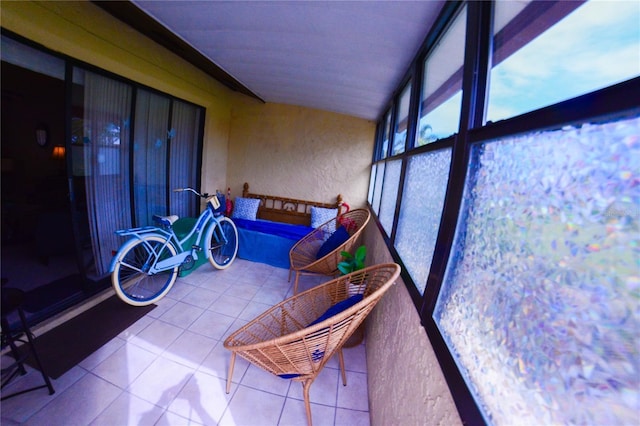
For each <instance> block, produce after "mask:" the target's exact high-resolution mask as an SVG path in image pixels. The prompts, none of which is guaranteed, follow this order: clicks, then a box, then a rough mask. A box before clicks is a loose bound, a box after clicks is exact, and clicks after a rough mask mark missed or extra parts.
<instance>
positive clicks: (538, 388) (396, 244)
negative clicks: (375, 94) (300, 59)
mask: <svg viewBox="0 0 640 426" xmlns="http://www.w3.org/2000/svg"><path fill="white" fill-rule="evenodd" d="M441 17H442V20H441V21H439V22H437V23H436V25H435V26H434V28H433V29H432V33H430V34H428V35H427V38H426V40H425V46H424V49H423V51H421V52H419V53H418V55H417V56H416V58H415V61H414V62H413V64H412V66H411V68H410V69H409V70H408V72H407V75H416V76H418V77H417V78H416V79H415V80H414V83H413V84H420V85H421V87H415V88H414V89H415V91H417V92H419V93H420V94H421V96H420V101H419V102H418V108H417V111H416V112H413V109H410V112H409V116H408V117H407V118H406V121H407V122H408V123H412V122H417V124H416V129H415V130H416V132H415V133H416V136H415V143H414V144H413V145H414V146H413V148H414V149H409V150H406V151H396V150H395V148H396V146H395V143H394V146H393V147H394V151H392V153H394V154H395V156H394V157H393V159H392V160H389V159H387V160H385V159H382V158H380V157H376V159H375V160H377V161H374V164H372V176H371V181H370V186H369V191H370V193H369V200H370V203H371V206H372V210H373V212H374V213H375V215H376V220H377V221H378V223H379V225H380V227H381V228H382V229H383V230H384V233H385V234H386V236H388V237H389V238H387V239H386V241H387V244H389V248H390V252H391V254H392V256H394V258H395V259H396V260H397V261H398V262H400V263H402V264H403V266H404V268H403V279H404V281H405V283H406V285H407V290H408V291H409V293H410V295H411V297H412V299H413V302H414V304H415V306H416V309H417V310H418V312H419V314H420V317H421V321H422V324H423V326H424V328H425V330H426V332H427V334H428V335H429V339H430V341H431V342H432V343H433V348H434V351H435V353H436V355H437V357H438V358H439V360H440V361H441V365H442V366H443V370H444V375H445V378H446V380H447V381H448V384H449V388H450V390H451V393H452V394H453V397H454V401H455V403H456V404H457V407H458V409H459V412H460V416H461V418H462V420H463V422H464V423H472V424H476V423H482V422H486V423H488V424H496V425H502V424H513V423H514V421H517V422H523V423H530V424H532V423H536V424H537V423H544V424H556V423H562V424H566V423H569V424H629V423H634V422H635V421H636V418H637V401H638V400H640V390H639V389H640V380H639V379H638V378H639V377H640V366H639V364H638V363H637V359H638V358H640V349H639V348H638V346H637V344H636V343H637V341H638V339H640V335H639V334H638V330H640V320H638V315H637V299H638V290H637V289H638V285H639V284H638V283H639V278H638V273H637V254H638V253H637V247H638V246H640V237H639V236H638V232H637V230H638V228H639V227H640V201H639V200H640V193H639V192H638V191H639V190H638V188H639V187H638V185H637V183H638V181H640V176H639V175H638V173H639V172H638V171H639V170H640V143H638V141H639V140H640V106H639V105H638V102H637V99H638V98H639V97H640V77H638V76H639V75H640V27H638V25H637V22H639V21H640V4H638V3H637V2H635V3H634V2H624V3H615V4H614V3H610V2H597V1H595V2H591V1H590V2H586V3H584V2H565V1H547V2H539V1H535V2H526V1H525V2H466V3H463V4H462V5H461V6H460V5H457V4H455V3H447V4H446V5H444V6H443V11H442V13H441ZM594 17H597V19H596V18H594ZM587 29H589V30H588V31H587ZM590 31H592V32H593V33H594V36H593V37H592V34H590V33H589V32H590ZM595 34H597V35H595ZM556 47H557V49H556ZM605 51H606V52H605ZM597 52H604V53H603V54H602V55H600V56H598V53H597ZM603 58H604V59H603ZM421 72H422V74H420V73H421ZM587 74H589V75H587ZM558 84H560V85H563V87H558ZM405 91H406V86H402V87H401V91H400V93H401V95H400V96H398V97H397V98H396V102H397V104H396V110H394V111H395V112H396V115H398V117H400V119H399V121H398V126H401V123H402V122H403V121H404V120H405V118H404V117H403V116H402V114H401V113H400V111H401V110H402V108H401V106H400V103H401V99H402V98H403V97H402V94H404V93H405ZM412 114H415V117H414V116H412ZM389 117H390V112H387V113H386V114H385V115H383V116H382V117H380V121H379V123H378V127H381V126H384V124H385V123H387V122H388V121H387V120H389ZM507 118H508V120H506V119H507ZM486 120H491V123H489V122H487V121H486ZM409 125H412V124H409ZM399 129H400V131H399V132H398V129H396V130H395V133H394V136H396V139H397V138H402V130H403V129H402V127H399ZM398 133H400V135H401V136H399V137H398V136H397V134H398ZM409 133H410V134H411V132H409ZM380 143H381V140H380V141H378V148H380ZM398 146H399V145H398ZM407 146H409V147H411V144H410V143H409V144H407ZM387 148H388V145H387ZM377 152H380V151H379V150H378V151H377ZM398 194H401V198H398ZM396 206H399V208H396ZM478 348H482V350H481V351H478V350H477V349H478Z"/></svg>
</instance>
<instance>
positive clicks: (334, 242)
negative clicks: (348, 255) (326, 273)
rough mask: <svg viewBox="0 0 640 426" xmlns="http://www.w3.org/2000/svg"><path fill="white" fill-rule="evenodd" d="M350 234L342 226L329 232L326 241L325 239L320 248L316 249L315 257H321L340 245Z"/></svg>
mask: <svg viewBox="0 0 640 426" xmlns="http://www.w3.org/2000/svg"><path fill="white" fill-rule="evenodd" d="M350 236H351V235H349V233H348V232H347V230H346V229H345V228H344V226H341V227H339V228H338V229H336V231H335V232H334V233H333V234H331V236H330V237H329V238H327V241H325V242H324V243H323V244H322V245H321V246H320V249H318V253H316V259H322V258H323V257H325V256H326V255H328V254H329V253H331V252H332V251H334V250H335V249H337V248H338V247H340V246H341V245H342V244H344V243H345V242H346V241H347V240H348V239H349V237H350Z"/></svg>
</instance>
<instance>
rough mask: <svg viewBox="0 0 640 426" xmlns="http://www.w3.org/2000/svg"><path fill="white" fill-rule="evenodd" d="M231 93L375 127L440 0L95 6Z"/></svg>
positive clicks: (166, 1) (141, 0)
mask: <svg viewBox="0 0 640 426" xmlns="http://www.w3.org/2000/svg"><path fill="white" fill-rule="evenodd" d="M95 3H96V4H98V5H99V6H100V7H102V8H104V9H105V10H107V11H108V12H110V13H112V14H113V15H114V16H116V17H118V18H119V19H121V20H123V21H125V22H126V23H128V24H129V25H131V26H133V27H134V28H137V29H138V30H139V31H141V32H142V33H144V34H146V35H147V36H149V37H151V38H152V39H154V40H155V41H156V42H158V43H160V44H163V45H164V46H165V47H167V48H169V49H171V50H172V51H174V52H175V53H177V54H179V55H181V56H182V57H184V58H185V59H187V60H189V61H190V62H192V63H194V64H196V65H197V66H199V67H200V68H202V69H203V70H204V71H206V72H208V73H209V74H211V75H213V76H214V77H216V78H217V79H218V80H220V81H221V82H222V83H223V84H226V85H227V86H229V87H230V88H232V89H234V90H236V91H239V92H242V93H245V94H247V95H249V96H254V97H256V98H258V99H261V100H262V101H264V102H274V103H283V104H290V105H300V106H305V107H310V108H318V109H322V110H327V111H333V112H338V113H343V114H348V115H353V116H356V117H361V118H365V119H370V120H375V119H377V118H378V117H379V115H380V114H381V113H382V112H383V110H384V108H386V106H387V105H388V102H389V100H390V98H391V96H392V94H393V92H394V90H395V89H396V88H397V87H398V85H399V84H400V83H401V80H402V78H403V77H404V75H405V73H406V71H407V69H408V67H409V65H410V63H411V60H412V59H413V57H414V56H415V54H416V52H417V51H418V50H419V49H420V47H421V45H422V43H423V41H424V39H425V37H426V35H427V32H428V31H429V28H431V26H432V25H433V23H434V21H435V19H436V17H437V15H438V13H439V12H440V9H441V8H442V6H443V4H444V2H443V1H439V0H438V1H435V0H432V1H427V0H422V1H364V0H362V1H241V0H238V1H174V0H162V1H146V0H134V1H132V2H113V1H104V2H103V1H96V2H95Z"/></svg>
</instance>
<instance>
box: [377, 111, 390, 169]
mask: <svg viewBox="0 0 640 426" xmlns="http://www.w3.org/2000/svg"><path fill="white" fill-rule="evenodd" d="M390 137H391V111H389V112H387V114H386V115H385V119H384V127H383V130H382V146H381V149H380V158H387V155H389V139H390Z"/></svg>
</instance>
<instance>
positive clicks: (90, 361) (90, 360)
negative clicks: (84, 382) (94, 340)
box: [78, 337, 126, 370]
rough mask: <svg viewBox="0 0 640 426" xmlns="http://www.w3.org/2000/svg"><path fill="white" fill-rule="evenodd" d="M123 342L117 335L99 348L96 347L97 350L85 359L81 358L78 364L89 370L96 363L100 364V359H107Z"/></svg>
mask: <svg viewBox="0 0 640 426" xmlns="http://www.w3.org/2000/svg"><path fill="white" fill-rule="evenodd" d="M125 343H126V342H125V341H124V340H123V339H121V338H119V337H116V338H114V339H111V340H110V341H108V342H107V343H106V344H105V345H104V346H102V347H101V348H100V349H98V350H97V351H95V352H94V353H92V354H91V355H89V356H88V357H86V358H85V359H83V360H82V361H81V362H80V364H78V365H79V366H80V367H82V368H85V369H87V370H91V369H93V368H94V367H96V366H97V365H98V364H100V363H101V362H102V361H104V360H105V359H107V358H108V357H109V356H111V355H112V354H113V353H115V352H116V351H117V350H118V349H120V348H121V347H122V346H123V345H124V344H125Z"/></svg>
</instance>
